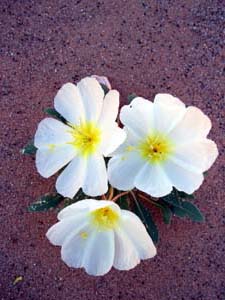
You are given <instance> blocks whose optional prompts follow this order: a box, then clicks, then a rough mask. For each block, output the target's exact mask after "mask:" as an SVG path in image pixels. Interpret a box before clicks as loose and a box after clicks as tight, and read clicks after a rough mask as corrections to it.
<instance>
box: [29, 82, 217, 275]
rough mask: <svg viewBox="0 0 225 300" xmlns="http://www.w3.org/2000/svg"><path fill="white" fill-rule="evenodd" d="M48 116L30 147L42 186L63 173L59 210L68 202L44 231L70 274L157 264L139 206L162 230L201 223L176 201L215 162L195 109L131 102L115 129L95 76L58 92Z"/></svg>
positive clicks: (166, 101)
mask: <svg viewBox="0 0 225 300" xmlns="http://www.w3.org/2000/svg"><path fill="white" fill-rule="evenodd" d="M47 112H48V113H49V114H50V115H51V116H54V118H52V117H48V118H45V119H44V120H42V121H41V122H40V123H39V125H38V128H37V131H36V134H35V137H34V145H33V148H34V149H35V153H36V167H37V170H38V172H39V173H40V174H41V175H42V176H43V177H45V178H48V177H50V176H52V175H53V174H55V173H56V172H58V171H59V170H62V171H61V173H60V174H59V176H58V178H57V180H56V185H55V187H56V191H57V194H56V196H57V197H58V198H57V197H56V198H55V200H56V202H59V201H58V200H60V201H61V199H64V200H67V204H68V201H69V204H71V203H72V204H71V205H68V206H67V207H65V208H64V209H62V210H61V211H60V212H59V214H58V220H59V222H58V223H56V224H55V225H54V226H52V227H51V228H50V229H49V230H48V232H47V238H48V239H49V240H50V242H51V243H52V244H54V245H58V246H61V256H62V260H63V261H64V262H65V263H66V264H67V265H68V266H70V267H75V268H81V267H83V268H84V269H85V270H86V272H87V273H88V274H91V275H103V274H105V273H107V272H108V271H109V270H110V269H111V267H112V266H114V267H115V268H116V269H119V270H129V269H131V268H133V267H135V266H136V265H137V264H138V263H139V262H140V260H141V259H148V258H151V257H153V256H155V254H156V248H155V246H154V243H153V241H156V239H155V236H154V228H153V229H152V228H150V227H149V224H148V221H147V220H146V218H148V217H149V214H148V213H147V217H146V218H145V216H144V215H146V207H145V206H143V204H142V203H141V201H139V199H142V200H143V201H146V202H148V203H152V204H154V205H156V206H157V207H159V208H160V209H162V211H163V214H164V219H165V222H167V223H168V222H169V219H170V218H171V215H173V214H175V215H178V216H181V215H182V214H183V217H184V216H189V215H188V212H189V210H191V211H192V216H193V212H195V218H196V219H195V220H196V221H201V220H202V215H201V214H200V212H199V210H198V209H197V208H196V207H195V206H194V205H193V204H192V203H191V202H188V201H184V200H183V199H181V198H182V197H184V198H185V197H190V195H191V194H193V192H194V191H196V190H197V189H198V188H199V187H200V185H201V184H202V182H203V180H204V173H205V172H206V171H207V170H208V169H209V168H210V167H211V166H212V164H213V163H214V161H215V159H216V157H217V155H218V150H217V146H216V144H215V143H214V142H213V141H212V140H210V139H208V138H207V135H208V133H209V131H210V129H211V122H210V120H209V118H208V117H207V116H206V115H205V114H204V113H203V112H202V111H201V110H199V109H198V108H196V107H192V106H190V107H186V106H185V104H184V103H183V102H181V101H180V100H179V99H178V98H176V97H173V96H171V95H169V94H157V95H156V96H155V99H154V101H153V102H151V101H149V100H147V99H144V98H142V97H138V96H135V97H133V100H132V101H131V102H130V103H129V104H128V105H125V106H123V107H122V108H121V110H120V114H119V119H120V121H121V123H120V124H121V126H119V125H118V123H117V118H118V112H119V92H118V91H117V90H113V89H111V86H110V83H109V82H108V80H107V79H106V78H103V77H99V76H92V77H86V78H84V79H82V80H81V81H80V82H78V84H77V85H75V84H72V83H67V84H65V85H63V86H62V88H61V89H60V90H59V91H58V93H57V95H56V96H55V99H54V109H51V110H48V111H47ZM122 125H123V128H121V127H122ZM24 151H26V149H25V150H24ZM121 191H122V192H121ZM80 195H81V197H80ZM87 196H90V197H92V198H93V197H95V198H97V199H98V200H97V199H86V198H87ZM99 196H101V197H100V199H99ZM124 196H125V197H126V198H124ZM174 197H175V198H174ZM154 198H157V199H154ZM131 199H132V200H133V201H131ZM70 200H71V201H70ZM46 201H47V200H46V198H45V199H44V201H42V202H40V201H39V204H38V205H39V207H40V203H41V205H43V203H44V204H45V205H46ZM116 201H118V203H117V204H116V203H115V202H116ZM74 202H75V203H74ZM131 202H132V203H131ZM48 204H49V203H48ZM124 206H125V207H124ZM33 207H34V206H33ZM35 207H37V206H35ZM49 207H51V204H50V205H49ZM124 208H125V209H124ZM188 209H189V210H188ZM37 210H38V209H37ZM130 210H133V212H131V211H130ZM143 210H144V211H143ZM179 214H180V215H179ZM139 217H140V218H141V219H140V218H139ZM142 222H144V224H143V223H142ZM146 229H147V230H146ZM149 234H150V235H151V236H150V235H149Z"/></svg>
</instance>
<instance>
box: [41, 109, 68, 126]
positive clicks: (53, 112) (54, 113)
mask: <svg viewBox="0 0 225 300" xmlns="http://www.w3.org/2000/svg"><path fill="white" fill-rule="evenodd" d="M44 112H45V113H46V114H48V115H49V116H51V117H55V118H56V119H58V120H60V121H62V122H64V123H66V120H65V119H64V118H63V117H62V116H61V115H60V114H59V113H58V112H57V111H56V110H55V109H54V108H51V107H47V108H45V109H44Z"/></svg>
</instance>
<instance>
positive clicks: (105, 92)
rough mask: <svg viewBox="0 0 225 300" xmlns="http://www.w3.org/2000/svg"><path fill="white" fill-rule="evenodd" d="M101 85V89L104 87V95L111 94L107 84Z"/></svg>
mask: <svg viewBox="0 0 225 300" xmlns="http://www.w3.org/2000/svg"><path fill="white" fill-rule="evenodd" d="M100 85H101V87H102V89H103V91H104V94H105V95H106V94H107V93H108V92H109V88H108V87H107V86H106V85H105V84H103V83H100Z"/></svg>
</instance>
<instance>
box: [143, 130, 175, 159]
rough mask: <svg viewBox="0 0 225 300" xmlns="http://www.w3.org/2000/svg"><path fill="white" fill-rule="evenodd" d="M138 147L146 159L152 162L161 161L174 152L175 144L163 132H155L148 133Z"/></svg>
mask: <svg viewBox="0 0 225 300" xmlns="http://www.w3.org/2000/svg"><path fill="white" fill-rule="evenodd" d="M138 149H139V151H140V154H141V156H142V157H143V158H144V159H145V160H147V161H149V162H150V163H161V162H164V161H165V160H167V159H168V157H169V156H170V155H171V154H172V153H173V151H174V145H173V143H172V142H171V140H170V139H169V138H168V137H167V136H165V135H163V134H161V133H154V134H150V135H148V136H147V138H146V139H145V140H144V141H142V142H141V143H140V144H139V146H138Z"/></svg>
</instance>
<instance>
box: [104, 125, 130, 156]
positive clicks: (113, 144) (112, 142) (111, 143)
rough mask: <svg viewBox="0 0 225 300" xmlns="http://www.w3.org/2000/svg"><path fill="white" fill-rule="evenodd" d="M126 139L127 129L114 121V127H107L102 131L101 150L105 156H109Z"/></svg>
mask: <svg viewBox="0 0 225 300" xmlns="http://www.w3.org/2000/svg"><path fill="white" fill-rule="evenodd" d="M125 139H126V132H125V130H123V129H121V128H119V127H118V125H117V123H114V126H113V127H112V128H106V129H105V130H103V132H102V144H101V152H102V153H103V155H104V156H109V155H110V154H111V153H112V152H113V151H115V150H116V149H117V148H118V147H119V146H120V145H121V144H122V143H123V142H124V141H125Z"/></svg>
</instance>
